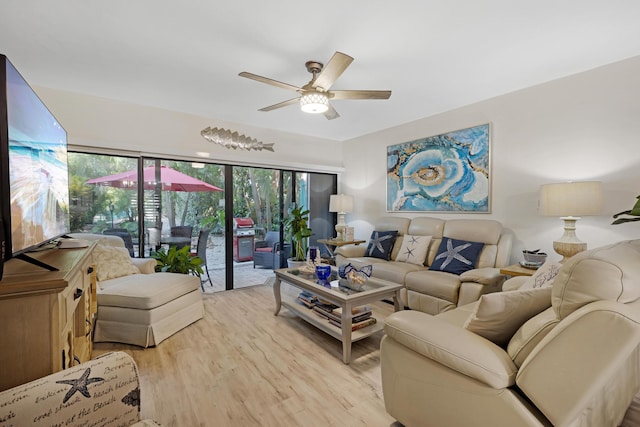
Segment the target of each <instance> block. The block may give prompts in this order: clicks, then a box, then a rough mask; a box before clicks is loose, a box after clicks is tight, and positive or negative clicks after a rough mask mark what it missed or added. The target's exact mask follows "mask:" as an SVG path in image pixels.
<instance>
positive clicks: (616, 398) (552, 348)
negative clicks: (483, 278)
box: [380, 240, 640, 427]
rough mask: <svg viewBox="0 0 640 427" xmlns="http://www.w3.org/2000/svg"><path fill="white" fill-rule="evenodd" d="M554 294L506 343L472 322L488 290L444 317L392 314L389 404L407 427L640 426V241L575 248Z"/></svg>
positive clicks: (386, 345) (385, 376) (387, 339)
mask: <svg viewBox="0 0 640 427" xmlns="http://www.w3.org/2000/svg"><path fill="white" fill-rule="evenodd" d="M516 292H521V291H520V290H516V291H510V292H503V293H502V294H512V293H514V294H513V295H517V294H515V293H516ZM491 295H493V296H496V295H499V294H491ZM547 295H549V294H547ZM550 295H551V298H550V299H551V301H549V303H550V307H549V308H547V309H544V307H543V310H542V311H541V312H540V313H539V314H537V315H535V316H533V317H531V318H530V319H529V320H526V321H525V322H524V324H522V326H520V327H519V328H517V327H516V329H515V330H516V332H515V334H513V335H512V336H507V339H506V341H504V342H506V343H507V344H502V346H499V345H497V344H495V343H494V342H492V341H490V340H489V339H486V338H484V337H483V336H480V335H478V334H476V333H474V332H472V331H471V330H469V329H468V328H469V326H468V323H469V322H468V321H469V317H470V316H474V317H473V318H474V319H477V316H478V313H477V312H476V306H477V305H480V304H483V302H482V300H483V299H484V298H485V297H490V296H483V297H482V298H481V300H480V301H478V302H476V303H473V304H470V305H467V306H464V307H459V308H457V309H455V310H452V311H449V312H446V313H442V314H440V315H437V316H431V315H429V314H425V313H420V312H417V311H404V312H397V313H394V314H392V315H391V316H389V317H388V318H387V320H386V322H385V328H384V330H385V333H386V335H385V336H384V337H383V340H382V343H381V355H380V359H381V369H382V386H383V393H384V402H385V407H386V409H387V412H389V414H391V415H392V416H393V417H394V418H396V419H397V420H398V421H400V422H401V423H403V424H404V425H405V426H408V427H411V426H447V427H452V426H474V427H483V426H490V427H498V426H550V425H553V426H594V427H595V426H597V427H603V426H618V425H623V426H631V425H635V426H637V425H640V424H638V423H639V422H640V417H639V416H638V415H639V413H640V412H639V411H638V406H640V405H639V404H638V398H636V400H634V396H635V395H636V394H638V393H639V391H640V240H630V241H623V242H619V243H616V244H613V245H608V246H604V247H601V248H597V249H593V250H590V251H587V252H583V253H581V254H578V255H576V256H574V257H573V258H571V259H570V260H569V261H567V262H566V263H565V264H564V265H563V266H562V268H561V269H560V272H559V273H558V275H557V276H556V278H555V279H554V281H553V282H552V288H551V291H550ZM512 297H513V296H510V298H512ZM547 298H549V297H547ZM508 310H509V307H506V306H505V312H506V311H508ZM538 311H539V309H538ZM517 314H518V312H513V311H510V312H509V315H508V316H507V315H505V316H504V317H505V318H507V317H509V316H514V315H515V317H517ZM498 320H500V319H498ZM502 320H505V319H502ZM507 323H508V322H507ZM465 326H467V328H465ZM511 326H513V325H511ZM491 332H496V331H495V330H494V331H491ZM497 332H499V331H497ZM625 413H626V416H625Z"/></svg>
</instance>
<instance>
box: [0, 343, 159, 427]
mask: <svg viewBox="0 0 640 427" xmlns="http://www.w3.org/2000/svg"><path fill="white" fill-rule="evenodd" d="M140 400H141V393H140V380H139V378H138V368H137V367H136V364H135V362H134V361H133V359H132V358H131V356H129V355H127V354H126V353H123V352H114V353H107V354H104V355H102V356H100V357H98V358H96V359H94V360H90V361H88V362H85V363H83V364H81V365H77V366H74V367H72V368H69V369H65V370H64V371H59V372H56V373H54V374H51V375H48V376H46V377H43V378H39V379H37V380H34V381H31V382H29V383H26V384H23V385H20V386H17V387H14V388H11V389H9V390H5V391H3V392H1V393H0V408H1V411H0V425H3V426H5V425H6V426H43V427H45V426H46V427H51V426H95V427H100V426H136V427H143V426H147V427H151V426H159V425H160V424H158V423H156V422H155V421H152V420H140Z"/></svg>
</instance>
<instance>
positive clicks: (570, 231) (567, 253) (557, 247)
mask: <svg viewBox="0 0 640 427" xmlns="http://www.w3.org/2000/svg"><path fill="white" fill-rule="evenodd" d="M561 219H562V220H564V234H563V235H562V237H560V239H559V240H555V241H554V242H553V250H554V251H556V253H557V254H558V255H562V260H561V261H560V262H565V261H566V260H568V259H569V258H571V257H572V256H574V255H575V254H577V253H580V252H582V251H586V250H587V244H586V243H585V242H583V241H581V240H580V239H578V236H576V221H578V220H579V219H580V218H579V217H575V216H565V217H562V218H561Z"/></svg>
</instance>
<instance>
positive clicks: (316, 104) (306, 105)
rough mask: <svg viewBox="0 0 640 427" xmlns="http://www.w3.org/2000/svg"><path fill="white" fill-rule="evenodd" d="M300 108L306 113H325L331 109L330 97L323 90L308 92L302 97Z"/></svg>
mask: <svg viewBox="0 0 640 427" xmlns="http://www.w3.org/2000/svg"><path fill="white" fill-rule="evenodd" d="M300 109H301V110H302V111H304V112H305V113H312V114H320V113H324V112H326V111H327V110H328V109H329V98H327V95H325V94H324V93H322V92H316V91H310V92H307V93H305V94H304V95H302V96H301V97H300Z"/></svg>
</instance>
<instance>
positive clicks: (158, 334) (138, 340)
mask: <svg viewBox="0 0 640 427" xmlns="http://www.w3.org/2000/svg"><path fill="white" fill-rule="evenodd" d="M71 237H74V238H79V239H85V240H89V241H95V240H97V241H98V244H99V246H96V249H94V252H93V254H94V262H95V264H96V266H97V269H98V272H97V273H98V288H97V292H96V294H97V303H98V317H97V320H96V324H95V330H94V336H93V341H94V342H121V343H125V344H133V345H137V346H140V347H150V346H155V345H158V344H160V343H161V342H162V341H164V340H165V339H167V338H168V337H170V336H171V335H173V334H175V333H176V332H178V331H180V330H181V329H183V328H185V327H187V326H189V325H190V324H192V323H193V322H196V321H197V320H199V319H202V317H203V316H204V307H203V303H202V292H201V291H200V279H198V278H197V277H196V276H191V275H186V274H177V273H156V272H155V266H156V261H155V260H154V259H152V258H130V257H128V256H126V257H125V258H126V259H122V260H121V261H120V262H118V261H114V262H111V263H110V264H111V266H110V265H109V261H110V260H109V249H108V248H109V247H112V248H124V247H125V246H124V241H123V240H122V239H121V238H120V237H117V236H109V235H101V234H87V233H77V234H72V235H71ZM114 263H115V264H117V265H115V266H114V265H113V264H114ZM131 265H133V266H134V267H133V268H131ZM104 268H107V269H110V270H115V271H106V272H105V271H103V270H104ZM101 273H102V275H105V274H106V277H113V276H117V277H113V278H108V279H106V280H105V279H101ZM110 273H112V274H110Z"/></svg>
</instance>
